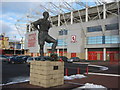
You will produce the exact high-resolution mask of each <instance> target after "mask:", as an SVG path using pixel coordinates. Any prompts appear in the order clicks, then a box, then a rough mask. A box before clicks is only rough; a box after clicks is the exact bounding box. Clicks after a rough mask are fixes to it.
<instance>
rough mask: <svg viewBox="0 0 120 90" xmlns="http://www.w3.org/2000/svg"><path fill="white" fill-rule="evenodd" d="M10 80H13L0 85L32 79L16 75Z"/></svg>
mask: <svg viewBox="0 0 120 90" xmlns="http://www.w3.org/2000/svg"><path fill="white" fill-rule="evenodd" d="M10 80H11V82H8V83H6V84H0V86H4V85H11V84H17V83H23V82H28V81H30V80H29V77H15V78H11V79H10Z"/></svg>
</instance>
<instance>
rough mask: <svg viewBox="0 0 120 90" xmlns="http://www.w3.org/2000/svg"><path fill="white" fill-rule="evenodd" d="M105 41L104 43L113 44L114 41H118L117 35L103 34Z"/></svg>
mask: <svg viewBox="0 0 120 90" xmlns="http://www.w3.org/2000/svg"><path fill="white" fill-rule="evenodd" d="M105 43H106V44H114V43H119V36H118V35H115V36H105Z"/></svg>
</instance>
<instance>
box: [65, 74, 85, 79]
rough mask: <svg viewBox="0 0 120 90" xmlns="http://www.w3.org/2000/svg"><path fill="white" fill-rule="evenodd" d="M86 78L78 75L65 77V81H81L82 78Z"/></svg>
mask: <svg viewBox="0 0 120 90" xmlns="http://www.w3.org/2000/svg"><path fill="white" fill-rule="evenodd" d="M85 77H86V76H84V75H81V74H76V75H71V76H64V80H73V79H77V78H78V79H80V78H85Z"/></svg>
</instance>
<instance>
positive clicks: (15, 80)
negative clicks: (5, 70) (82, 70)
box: [0, 74, 86, 86]
mask: <svg viewBox="0 0 120 90" xmlns="http://www.w3.org/2000/svg"><path fill="white" fill-rule="evenodd" d="M85 77H86V76H84V75H81V74H76V75H71V76H64V80H72V79H76V78H85ZM10 81H11V82H9V83H6V84H0V86H3V85H10V84H16V83H22V82H28V81H30V79H29V77H15V78H11V79H10Z"/></svg>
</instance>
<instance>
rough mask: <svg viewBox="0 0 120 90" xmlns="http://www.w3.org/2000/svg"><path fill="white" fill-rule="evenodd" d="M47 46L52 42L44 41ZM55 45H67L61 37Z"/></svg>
mask: <svg viewBox="0 0 120 90" xmlns="http://www.w3.org/2000/svg"><path fill="white" fill-rule="evenodd" d="M46 46H47V47H51V46H52V43H46ZM57 46H67V43H66V40H63V39H58V44H57Z"/></svg>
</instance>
